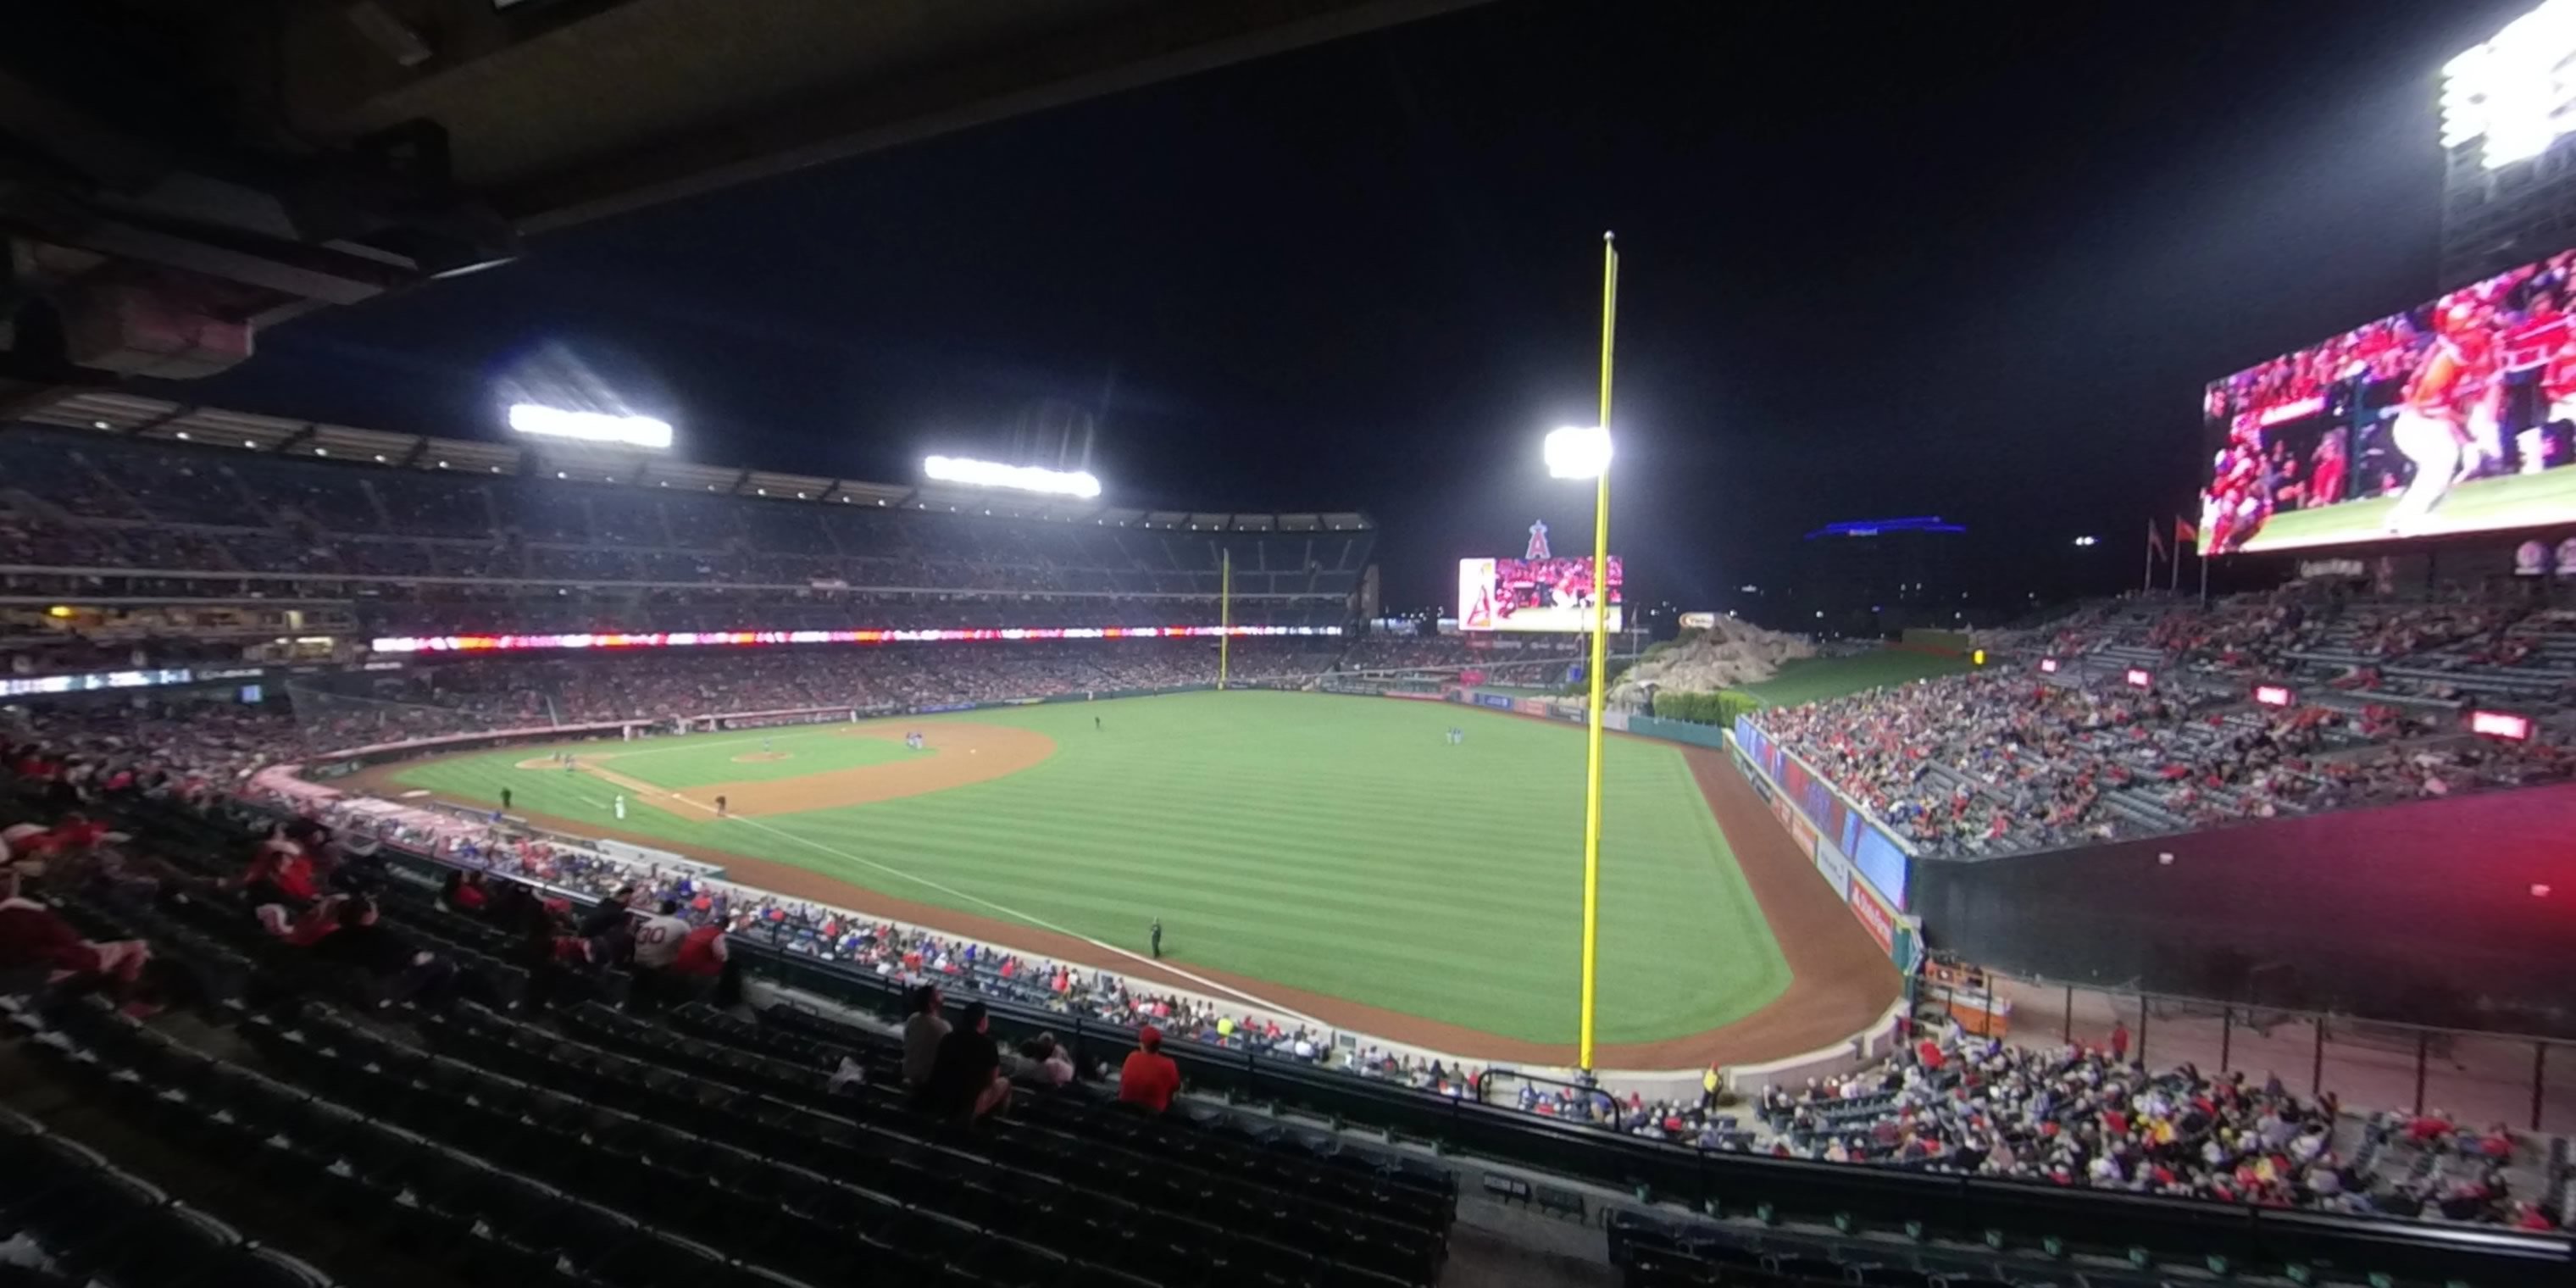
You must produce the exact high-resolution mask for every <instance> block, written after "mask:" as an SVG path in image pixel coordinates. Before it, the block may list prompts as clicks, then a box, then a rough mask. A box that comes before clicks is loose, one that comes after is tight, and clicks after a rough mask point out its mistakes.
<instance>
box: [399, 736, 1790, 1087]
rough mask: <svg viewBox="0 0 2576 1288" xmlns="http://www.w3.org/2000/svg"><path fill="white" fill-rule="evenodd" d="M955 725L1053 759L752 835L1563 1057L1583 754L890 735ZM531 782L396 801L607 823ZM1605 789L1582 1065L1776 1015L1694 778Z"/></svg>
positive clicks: (711, 777) (791, 741) (1129, 942)
mask: <svg viewBox="0 0 2576 1288" xmlns="http://www.w3.org/2000/svg"><path fill="white" fill-rule="evenodd" d="M1095 717H1097V718H1099V720H1100V722H1101V725H1102V727H1101V728H1099V729H1096V730H1095V729H1094V728H1093V727H1092V722H1093V719H1094V718H1095ZM947 721H973V722H983V723H991V724H1004V725H1013V726H1018V727H1021V728H1026V729H1032V730H1035V731H1037V732H1040V733H1043V734H1045V735H1047V736H1048V737H1050V738H1052V739H1054V740H1055V742H1056V745H1057V753H1056V755H1055V756H1053V757H1052V758H1050V759H1048V760H1046V761H1043V762H1041V763H1039V764H1037V765H1035V766H1033V767H1031V768H1028V769H1025V770H1022V771H1020V772H1018V773H1015V774H1011V775H1008V776H1006V777H1002V778H996V779H991V780H987V781H984V782H978V783H970V784H966V785H963V786H959V787H954V788H950V789H948V790H945V791H940V792H935V793H931V794H927V795H919V796H908V797H901V798H897V799H892V800H884V801H878V802H875V803H871V804H866V805H858V806H843V807H835V808H821V809H815V810H810V811H805V812H801V813H793V814H773V815H770V816H768V817H766V818H764V819H763V820H762V821H763V822H764V823H765V824H767V825H768V826H770V827H773V828H776V829H778V830H779V831H782V832H785V833H789V834H791V835H793V836H798V837H804V838H808V839H810V840H812V841H814V842H816V843H819V844H821V845H827V846H831V847H833V848H835V849H840V850H845V851H848V852H851V853H856V854H861V855H864V856H866V857H867V858H869V859H871V860H873V861H875V862H877V863H882V864H885V865H888V866H890V867H893V868H896V869H899V870H901V871H903V872H906V873H910V874H914V875H917V876H919V877H921V878H924V879H925V880H928V881H936V882H939V883H941V884H944V885H947V886H950V887H953V888H955V889H957V890H962V891H966V892H970V893H972V894H974V895H978V896H981V897H983V898H986V899H991V900H993V901H995V902H997V903H1001V904H1006V905H1009V906H1011V907H1014V908H1019V909H1024V910H1026V911H1027V912H1028V913H1029V914H1031V915H1033V916H1037V917H1043V918H1045V919H1047V920H1048V921H1050V922H1053V923H1055V924H1057V925H1060V926H1063V927H1065V928H1067V929H1070V930H1074V931H1076V932H1079V933H1082V934H1087V935H1091V936H1094V937H1096V938H1099V939H1103V940H1107V941H1109V942H1113V943H1117V944H1121V945H1125V946H1128V947H1131V948H1135V949H1138V950H1142V949H1143V948H1144V946H1145V930H1146V927H1147V925H1148V924H1149V923H1150V922H1151V921H1153V920H1154V919H1155V918H1157V917H1159V918H1161V920H1162V922H1163V926H1164V932H1165V934H1164V951H1165V952H1166V953H1167V954H1169V955H1171V956H1173V957H1175V958H1178V959H1180V960H1181V961H1183V962H1186V963H1190V964H1194V965H1200V966H1206V967H1211V968H1214V969H1218V970H1223V971H1228V972H1233V973H1237V974H1241V975H1245V976H1249V977H1252V978H1254V979H1262V980H1270V981H1275V982H1277V983H1280V984H1283V985H1287V986H1290V987H1294V988H1300V989H1307V990H1311V991H1314V992H1318V993H1324V994H1329V995H1333V996H1338V997H1344V998H1349V999H1351V1000H1354V1001H1360V1002H1366V1003H1369V1004H1371V1005H1375V1006H1382V1007H1386V1008H1388V1009H1391V1010H1396V1011H1401V1012H1405V1013H1407V1014H1412V1015H1418V1016H1422V1017H1425V1018H1429V1019H1435V1020H1442V1021H1446V1022H1449V1023H1453V1024H1460V1025H1465V1026H1467V1027H1471V1028H1475V1029H1480V1030H1483V1031H1486V1032H1490V1033H1496V1034H1501V1035H1504V1036H1507V1037H1514V1038H1523V1039H1529V1040H1534V1041H1548V1042H1570V1041H1572V1040H1573V1038H1574V1036H1575V1023H1576V1017H1575V988H1576V980H1577V972H1578V962H1577V954H1578V952H1579V946H1580V929H1579V926H1578V924H1577V918H1578V914H1579V912H1580V908H1581V897H1582V886H1581V880H1582V818H1583V754H1584V753H1583V737H1582V732H1581V730H1580V729H1578V728H1576V727H1574V726H1571V725H1556V724H1545V723H1541V722H1538V721H1532V720H1524V719H1518V718H1514V717H1510V716H1502V715H1497V714H1493V713H1488V712H1478V711H1475V710H1473V709H1469V708H1461V707H1457V706H1452V705H1448V704H1441V703H1415V702H1395V701H1386V700H1381V699H1365V698H1343V697H1329V696H1321V695H1310V694H1289V693H1271V692H1236V693H1223V694H1217V693H1205V694H1181V695H1173V696H1168V697H1158V698H1136V699H1127V700H1123V701H1119V702H1107V703H1063V704H1052V705H1046V706H1036V707H1022V708H1009V709H1001V710H994V711H984V712H973V713H964V714H959V715H953V716H938V717H917V718H910V719H907V720H905V721H902V722H900V723H902V724H903V725H905V726H906V727H914V726H917V727H923V728H934V727H935V726H936V725H937V724H938V723H941V722H947ZM1452 725H1456V726H1458V727H1460V728H1462V729H1463V730H1465V732H1466V740H1465V742H1464V743H1463V744H1462V745H1459V746H1454V747H1453V746H1450V745H1449V744H1448V742H1447V740H1446V738H1445V736H1444V733H1445V731H1446V730H1447V729H1448V728H1449V727H1450V726H1452ZM845 728H846V726H822V727H818V728H816V729H811V730H790V731H781V732H778V733H775V734H771V735H769V736H770V737H771V738H772V739H774V742H773V744H772V745H773V746H774V748H775V749H776V750H777V751H779V752H783V753H786V754H787V755H788V756H789V757H790V759H788V760H786V761H780V762H771V763H770V764H768V765H744V764H738V763H734V762H733V761H732V760H731V758H732V757H733V756H736V755H740V754H744V753H745V752H748V751H756V750H758V745H757V744H758V738H759V735H756V734H741V733H731V734H712V735H701V736H699V737H696V738H691V739H678V740H667V741H657V742H655V743H653V744H651V745H650V747H649V751H650V752H651V753H652V754H651V756H650V757H649V758H639V759H634V760H621V761H620V762H619V763H618V764H617V766H616V768H617V769H618V771H619V772H621V773H633V774H634V775H635V776H636V777H639V778H645V779H647V780H649V781H653V782H657V783H666V784H668V785H673V786H681V785H689V784H694V783H711V782H722V781H728V780H731V781H740V780H742V779H744V778H746V777H748V775H745V774H743V773H741V772H740V771H743V770H747V769H765V768H770V767H772V766H773V765H788V766H795V765H798V764H803V765H805V766H806V767H807V771H808V772H812V771H813V770H814V769H817V768H821V767H825V764H824V762H825V757H826V755H827V753H826V752H825V750H824V748H825V747H826V746H845V747H846V746H855V747H863V748H864V747H871V746H892V747H893V749H894V750H895V752H896V753H898V754H903V753H902V748H901V746H900V745H899V744H880V743H875V742H873V741H872V740H863V739H853V738H850V737H848V736H847V735H846V734H845V733H843V732H841V730H842V729H845ZM746 740H748V741H746ZM700 746H703V748H704V751H703V753H699V752H697V751H695V750H694V749H695V748H697V747H700ZM598 749H599V750H601V751H607V750H613V749H612V748H608V747H600V748H598ZM538 754H542V753H541V752H540V751H538V750H534V749H529V748H517V749H512V750H510V751H506V752H497V753H492V754H489V755H484V756H476V757H469V758H464V759H460V760H455V761H445V762H439V763H436V764H426V765H420V766H414V767H411V768H408V769H405V770H403V771H402V774H401V777H402V781H404V782H405V783H407V784H409V785H413V786H419V787H427V788H431V789H433V790H437V791H439V792H441V793H442V794H449V795H455V796H462V797H468V798H472V799H478V800H487V801H489V800H496V799H497V792H498V787H499V785H500V784H501V783H503V782H507V783H509V784H510V785H511V786H512V788H513V798H514V800H515V802H516V804H517V805H518V806H519V807H520V808H523V809H527V810H533V811H536V812H539V813H550V814H560V815H563V816H564V817H566V818H570V819H574V820H582V819H592V820H599V821H603V822H605V821H608V817H609V816H608V813H607V810H606V807H605V798H606V797H607V796H608V795H609V794H610V793H609V791H608V790H607V789H606V787H605V785H604V784H601V783H599V782H597V781H596V780H592V779H589V778H587V777H586V776H584V775H562V774H559V773H555V772H553V771H543V770H517V769H514V768H512V766H514V765H516V764H517V763H518V762H519V761H522V760H525V759H528V758H530V757H531V756H534V755H538ZM809 757H810V759H809ZM833 767H838V766H837V764H836V765H834V766H833ZM1605 768H1606V773H1605V792H1604V820H1605V822H1604V844H1603V857H1602V970H1601V981H1600V987H1601V998H1602V1004H1601V1030H1600V1038H1601V1040H1602V1041H1604V1042H1632V1041H1652V1040H1656V1039H1661V1038H1668V1037H1675V1036H1680V1035H1684V1034H1689V1033H1695V1032H1700V1031H1703V1030H1706V1029H1709V1028H1713V1027H1716V1026H1718V1025H1721V1024H1724V1023H1727V1022H1728V1021H1730V1020H1734V1019H1738V1018H1741V1017H1742V1016H1744V1015H1746V1014H1749V1013H1750V1012H1751V1011H1753V1010H1754V1009H1756V1008H1758V1007H1759V1006H1761V1005H1762V1004H1763V1003H1764V1002H1767V1001H1769V1000H1770V999H1771V998H1773V997H1775V996H1777V995H1778V994H1779V993H1780V992H1781V990H1782V989H1784V988H1786V987H1787V985H1788V981H1789V973H1788V967H1787V966H1786V964H1785V963H1784V962H1783V961H1782V960H1781V958H1780V954H1779V950H1778V946H1777V945H1776V944H1775V943H1774V942H1773V940H1772V938H1771V932H1770V928H1769V927H1768V925H1767V924H1766V923H1765V922H1764V921H1763V919H1762V916H1761V912H1760V908H1759V905H1758V904H1757V903H1756V902H1755V900H1754V898H1753V896H1752V893H1751V891H1750V890H1749V889H1748V888H1747V886H1746V885H1745V882H1744V879H1743V876H1742V874H1741V873H1740V872H1739V871H1738V870H1737V869H1736V866H1735V862H1734V857H1733V855H1732V854H1731V853H1730V852H1729V851H1728V849H1727V847H1726V842H1725V839H1724V837H1723V835H1722V834H1721V833H1720V832H1719V830H1718V828H1717V824H1716V820H1715V819H1714V818H1713V817H1712V816H1711V815H1710V814H1709V810H1708V806H1707V803H1706V801H1705V799H1704V798H1703V797H1702V796H1701V795H1700V792H1699V789H1698V787H1697V785H1696V784H1695V783H1694V782H1693V781H1692V778H1691V774H1690V769H1689V766H1688V764H1687V763H1686V762H1685V761H1684V760H1683V759H1682V757H1681V755H1680V754H1679V753H1678V751H1676V750H1675V749H1673V748H1671V747H1668V746H1664V745H1660V744H1655V743H1648V742H1643V741H1637V740H1631V739H1612V740H1610V742H1609V744H1608V760H1607V763H1606V767H1605ZM684 780H685V781H684ZM628 808H629V817H628V820H627V822H626V827H627V828H629V829H630V830H640V831H650V832H654V833H656V834H659V835H663V836H667V837H669V838H670V839H672V840H675V841H680V842H684V843H688V844H695V845H705V846H709V847H711V848H715V849H724V850H731V851H733V852H736V853H741V854H746V855H751V856H754V857H759V858H765V859H771V860H776V861H779V862H785V863H792V864H796V865H798V866H801V867H806V868H812V869H815V870H818V871H824V872H828V873H831V874H832V875H834V876H837V877H840V878H843V879H845V880H848V881H850V882H852V883H853V884H856V885H860V886H865V887H869V888H873V889H878V890H882V891H884V892H885V893H887V894H890V895H895V896H898V897H901V898H906V899H915V900H919V901H922V902H925V903H932V904H939V905H943V906H951V907H957V906H959V901H958V900H956V899H955V898H953V897H951V896H948V895H945V894H943V893H941V892H940V891H937V890H934V889H931V888H929V887H928V886H926V885H923V884H921V883H919V882H915V881H910V880H906V879H904V878H902V877H897V876H893V875H889V874H887V873H884V872H881V871H878V870H876V869H873V868H867V867H862V866H859V865H855V864H850V863H846V862H842V861H839V860H836V859H834V858H832V857H831V856H829V855H827V854H824V853H822V852H819V851H817V850H814V849H812V848H810V847H808V846H804V845H797V844H791V843H789V842H788V841H786V840H784V839H782V838H781V837H778V836H774V835H769V834H766V833H763V832H760V831H757V830H753V829H745V828H740V827H734V826H730V825H728V824H724V823H719V822H715V821H712V820H708V819H705V818H703V817H702V816H692V815H694V811H688V810H687V809H686V807H680V812H679V813H666V812H664V811H661V810H658V809H653V808H651V807H649V806H642V805H641V804H640V803H639V802H636V801H633V800H630V801H629V802H628ZM961 910H963V911H970V912H978V913H982V912H986V911H988V910H987V909H984V908H981V907H976V906H971V905H969V906H965V907H963V908H962V909H961Z"/></svg>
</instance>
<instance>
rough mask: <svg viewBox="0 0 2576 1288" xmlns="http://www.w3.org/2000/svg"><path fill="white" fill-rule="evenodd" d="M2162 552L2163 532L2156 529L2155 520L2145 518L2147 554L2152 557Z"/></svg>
mask: <svg viewBox="0 0 2576 1288" xmlns="http://www.w3.org/2000/svg"><path fill="white" fill-rule="evenodd" d="M2164 552H2165V538H2164V534H2163V533H2160V532H2158V531H2156V521H2155V520H2153V519H2149V520H2147V554H2148V556H2149V557H2150V558H2153V557H2157V556H2160V555H2162V554H2164Z"/></svg>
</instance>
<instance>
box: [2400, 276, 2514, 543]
mask: <svg viewBox="0 0 2576 1288" xmlns="http://www.w3.org/2000/svg"><path fill="white" fill-rule="evenodd" d="M2486 319H2487V311H2486V309H2485V308H2484V307H2483V306H2481V305H2480V304H2478V303H2477V302H2476V301H2474V300H2470V299H2461V300H2459V301H2457V302H2454V303H2452V304H2448V305H2445V306H2444V307H2443V309H2442V311H2441V314H2440V315H2439V318H2438V319H2437V322H2436V325H2435V331H2436V335H2435V336H2434V339H2433V349H2432V352H2430V353H2428V354H2426V355H2425V356H2424V364H2423V365H2422V366H2420V367H2417V368H2416V369H2415V376H2414V378H2413V379H2412V380H2409V381H2407V382H2406V394H2405V398H2404V400H2403V401H2402V402H2401V403H2400V404H2399V409H2398V412H2397V421H2396V423H2395V424H2394V425H2392V426H2390V427H2389V441H2390V442H2391V443H2393V444H2395V445H2396V448H2397V450H2398V451H2399V452H2402V453H2404V454H2405V456H2406V459H2407V460H2409V461H2411V462H2413V463H2414V465H2415V477H2414V478H2413V479H2411V480H2409V481H2408V482H2407V484H2406V490H2405V492H2404V493H2402V494H2400V495H2399V496H2398V498H2397V505H2396V507H2395V508H2394V509H2392V510H2390V511H2389V513H2388V530H2389V532H2390V533H2391V534H2393V535H2396V536H2407V535H2410V534H2412V533H2414V532H2416V531H2418V530H2420V529H2421V528H2422V526H2423V524H2424V521H2425V520H2426V519H2427V518H2428V517H2429V516H2430V515H2431V514H2432V512H2433V507H2435V506H2437V505H2440V504H2441V503H2442V498H2443V497H2445V496H2448V495H2450V492H2451V485H2452V484H2453V483H2455V482H2457V481H2458V480H2459V477H2460V475H2461V465H2462V462H2463V459H2464V458H2465V459H2466V461H2467V462H2468V464H2469V466H2470V467H2471V468H2474V467H2475V466H2476V464H2477V457H2476V456H2475V454H2474V453H2473V452H2472V450H2471V447H2472V444H2473V442H2474V440H2473V439H2472V438H2471V436H2470V435H2471V424H2472V419H2473V409H2474V408H2476V407H2477V406H2479V405H2480V404H2482V403H2485V402H2488V401H2489V400H2490V398H2491V394H2492V392H2493V391H2492V388H2491V387H2492V386H2493V385H2494V384H2495V343H2494V341H2493V339H2492V338H2491V337H2490V336H2488V334H2487V332H2486Z"/></svg>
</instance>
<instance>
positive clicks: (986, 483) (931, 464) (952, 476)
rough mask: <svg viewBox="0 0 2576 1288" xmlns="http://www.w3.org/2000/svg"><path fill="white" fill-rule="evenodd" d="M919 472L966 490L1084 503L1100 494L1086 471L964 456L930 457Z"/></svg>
mask: <svg viewBox="0 0 2576 1288" xmlns="http://www.w3.org/2000/svg"><path fill="white" fill-rule="evenodd" d="M921 472H922V473H924V474H927V475H929V476H930V477H932V478H934V479H936V480H938V481H939V482H942V483H963V484H966V485H967V486H969V487H1006V488H1012V489H1014V490H1017V491H1021V492H1045V493H1048V494H1050V495H1053V496H1078V497H1081V498H1083V499H1085V500H1089V499H1090V498H1092V497H1095V496H1098V495H1100V480H1099V479H1096V478H1093V477H1092V476H1091V473H1090V472H1089V471H1087V470H1049V469H1041V468H1039V467H1037V466H1035V465H1004V464H1002V463H1001V462H999V461H979V460H975V459H973V458H971V457H965V456H930V457H924V458H923V459H922V462H921Z"/></svg>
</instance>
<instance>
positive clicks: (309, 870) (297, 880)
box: [241, 827, 322, 919]
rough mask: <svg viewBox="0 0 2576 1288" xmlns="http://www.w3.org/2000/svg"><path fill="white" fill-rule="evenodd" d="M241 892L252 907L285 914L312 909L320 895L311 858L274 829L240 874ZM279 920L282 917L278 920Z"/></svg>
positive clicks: (279, 829) (282, 831)
mask: <svg viewBox="0 0 2576 1288" xmlns="http://www.w3.org/2000/svg"><path fill="white" fill-rule="evenodd" d="M241 882H242V893H243V894H244V895H245V896H247V897H248V898H249V899H250V902H251V906H252V907H254V908H272V907H273V908H281V909H284V910H285V912H286V914H287V915H290V916H291V915H292V914H293V913H296V912H300V911H302V910H303V909H305V908H309V907H311V906H312V904H313V901H314V900H315V899H316V898H319V897H320V896H321V893H322V888H321V883H320V880H319V878H318V877H317V876H316V875H315V873H314V870H313V858H312V856H311V855H309V854H306V853H305V852H304V847H303V846H302V845H301V844H298V843H297V842H295V841H294V840H292V839H290V838H289V837H288V836H287V835H286V829H285V828H283V827H280V828H277V829H275V830H273V831H271V832H270V834H269V837H268V839H267V840H265V841H262V842H261V843H260V847H259V853H257V854H255V855H253V856H252V857H251V861H250V867H249V868H248V869H246V870H245V871H244V872H243V873H242V878H241ZM278 919H282V918H278Z"/></svg>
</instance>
